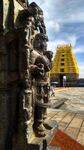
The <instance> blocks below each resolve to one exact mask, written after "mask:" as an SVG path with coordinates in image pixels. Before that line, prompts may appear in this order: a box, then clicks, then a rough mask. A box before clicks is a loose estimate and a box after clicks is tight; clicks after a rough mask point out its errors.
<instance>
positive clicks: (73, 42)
mask: <svg viewBox="0 0 84 150" xmlns="http://www.w3.org/2000/svg"><path fill="white" fill-rule="evenodd" d="M76 41H77V37H76V36H75V35H72V36H69V37H68V42H69V43H71V45H72V46H73V47H74V46H75V45H76Z"/></svg>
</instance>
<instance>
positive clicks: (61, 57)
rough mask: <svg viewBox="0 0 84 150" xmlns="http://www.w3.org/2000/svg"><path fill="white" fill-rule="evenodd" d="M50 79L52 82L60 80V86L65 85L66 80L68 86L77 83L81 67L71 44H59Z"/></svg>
mask: <svg viewBox="0 0 84 150" xmlns="http://www.w3.org/2000/svg"><path fill="white" fill-rule="evenodd" d="M50 79H51V82H58V85H59V86H65V82H66V84H68V86H69V85H70V84H72V86H74V84H77V81H78V79H79V69H78V64H77V61H76V58H75V56H74V54H73V51H72V46H71V44H66V45H58V46H57V50H56V55H55V57H54V59H53V64H52V70H51V72H50Z"/></svg>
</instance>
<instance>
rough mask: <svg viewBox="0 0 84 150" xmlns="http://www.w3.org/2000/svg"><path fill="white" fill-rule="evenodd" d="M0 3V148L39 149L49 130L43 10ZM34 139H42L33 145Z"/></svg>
mask: <svg viewBox="0 0 84 150" xmlns="http://www.w3.org/2000/svg"><path fill="white" fill-rule="evenodd" d="M0 4H1V5H0V98H1V99H0V139H1V140H0V149H1V150H29V149H31V150H33V149H36V150H37V149H39V150H40V147H41V146H42V145H43V146H42V147H47V146H46V144H44V143H46V142H47V140H46V134H47V133H46V131H47V132H50V129H52V127H51V126H50V125H49V124H47V123H46V121H45V119H46V117H47V107H48V106H49V105H50V102H49V78H48V72H49V71H50V69H51V59H52V52H51V51H47V41H48V37H47V34H46V27H45V24H44V17H43V11H42V10H41V8H40V7H39V6H38V5H37V4H36V3H34V2H33V3H31V4H30V5H29V4H28V1H27V0H8V1H3V0H1V3H0ZM16 4H17V9H18V13H17V11H16V9H14V8H15V7H16ZM3 6H4V7H6V16H4V14H5V13H3V8H4V7H3ZM18 7H20V9H19V8H18ZM3 18H5V19H3ZM50 133H51V132H50ZM32 137H34V139H35V140H33V139H32ZM37 137H39V138H41V137H44V138H45V139H44V140H43V138H41V143H40V144H38V142H37V143H34V141H36V138H37ZM38 141H39V140H38ZM44 141H45V142H44ZM42 149H44V148H42ZM45 150H46V148H45Z"/></svg>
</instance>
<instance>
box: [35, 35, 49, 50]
mask: <svg viewBox="0 0 84 150" xmlns="http://www.w3.org/2000/svg"><path fill="white" fill-rule="evenodd" d="M47 41H48V38H47V36H46V35H44V34H42V33H39V34H37V35H36V37H35V39H34V49H36V50H38V51H40V52H44V51H46V50H47Z"/></svg>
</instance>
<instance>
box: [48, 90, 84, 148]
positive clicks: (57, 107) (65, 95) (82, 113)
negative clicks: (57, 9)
mask: <svg viewBox="0 0 84 150" xmlns="http://www.w3.org/2000/svg"><path fill="white" fill-rule="evenodd" d="M54 90H55V96H52V97H51V103H52V104H51V108H49V109H48V118H49V119H51V120H56V121H57V123H58V126H59V127H58V128H59V129H60V130H61V131H63V132H64V133H66V134H67V135H69V136H70V137H71V138H72V139H74V140H76V141H77V142H78V143H80V144H81V145H82V146H84V88H55V89H54Z"/></svg>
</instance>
